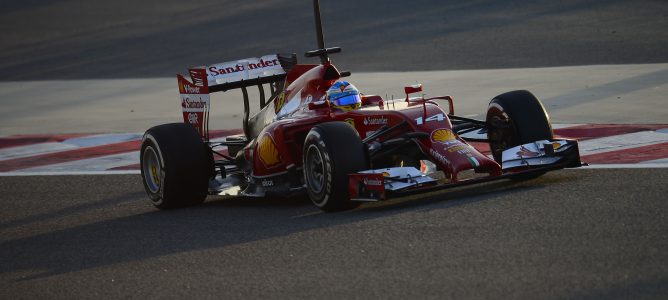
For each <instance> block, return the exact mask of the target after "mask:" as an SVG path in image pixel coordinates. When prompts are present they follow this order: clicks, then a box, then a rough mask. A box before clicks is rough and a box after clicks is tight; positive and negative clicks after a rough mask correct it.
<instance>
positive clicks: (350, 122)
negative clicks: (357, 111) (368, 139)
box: [345, 118, 355, 128]
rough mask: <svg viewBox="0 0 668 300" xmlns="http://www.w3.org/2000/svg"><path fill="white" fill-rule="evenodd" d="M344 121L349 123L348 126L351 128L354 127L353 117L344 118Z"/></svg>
mask: <svg viewBox="0 0 668 300" xmlns="http://www.w3.org/2000/svg"><path fill="white" fill-rule="evenodd" d="M345 122H346V123H348V124H350V126H352V127H353V128H355V119H353V118H348V119H345Z"/></svg>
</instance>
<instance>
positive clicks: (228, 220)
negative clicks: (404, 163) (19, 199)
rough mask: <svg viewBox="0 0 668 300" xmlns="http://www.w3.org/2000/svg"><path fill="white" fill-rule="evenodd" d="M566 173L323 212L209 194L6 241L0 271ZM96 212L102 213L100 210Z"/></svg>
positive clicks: (332, 222) (273, 233)
mask: <svg viewBox="0 0 668 300" xmlns="http://www.w3.org/2000/svg"><path fill="white" fill-rule="evenodd" d="M566 177H567V176H558V175H556V177H555V176H554V175H553V176H551V174H549V175H547V176H545V177H544V178H541V179H537V180H533V181H529V182H510V181H500V182H494V183H488V184H484V185H480V186H476V187H467V188H457V189H453V190H448V191H444V192H437V193H431V194H427V195H423V196H422V197H420V198H416V199H413V198H403V199H398V200H393V201H390V202H385V203H379V204H366V205H363V206H362V207H361V208H359V209H355V210H352V211H346V212H341V213H322V212H320V211H319V210H318V209H317V208H315V207H314V206H313V205H312V204H310V203H309V202H308V200H307V199H306V198H303V197H301V198H294V199H248V198H242V199H211V200H209V201H207V202H206V203H205V204H204V205H200V206H197V207H191V208H186V209H179V210H167V211H157V210H153V211H150V212H145V213H139V214H131V215H128V216H124V217H118V218H113V219H108V220H103V221H99V222H94V223H90V224H84V225H79V226H74V227H71V228H66V229H62V230H55V231H50V232H46V233H42V234H37V235H34V236H29V237H25V238H19V239H14V240H10V241H7V242H3V243H1V244H0V275H2V276H3V277H5V278H6V277H12V278H13V280H16V281H24V280H32V279H37V278H45V277H50V276H55V275H60V274H66V273H70V272H76V271H81V270H88V269H92V268H98V267H102V266H109V265H114V264H121V263H128V262H138V261H143V260H146V259H151V258H156V257H161V256H167V255H174V254H179V253H184V252H190V251H200V250H206V249H216V248H224V247H229V246H234V245H239V244H242V243H249V242H253V241H259V240H264V239H271V238H276V237H281V236H287V235H291V234H294V233H299V232H304V231H309V230H317V229H322V228H329V227H332V226H338V225H345V224H351V223H355V222H362V221H367V220H373V219H377V218H386V217H390V216H394V215H399V214H404V213H410V212H414V211H420V210H429V209H437V208H445V209H447V208H450V207H456V206H461V205H471V204H474V203H478V202H483V201H494V200H495V199H498V198H500V197H507V196H509V195H511V196H512V195H514V194H517V193H526V192H529V191H532V190H539V189H541V188H543V187H544V186H545V185H546V183H549V182H547V181H555V180H557V181H560V180H561V181H563V180H577V178H576V177H577V176H568V177H573V178H570V179H568V178H566ZM141 205H146V203H142V204H136V205H132V206H124V208H125V209H129V210H130V212H131V211H132V210H133V209H135V210H138V209H141V208H142V206H141ZM106 209H109V210H110V209H118V208H114V207H110V208H106ZM96 212H97V213H102V214H104V213H105V212H104V211H102V212H100V209H98V210H96ZM34 270H40V271H34ZM19 274H21V275H19Z"/></svg>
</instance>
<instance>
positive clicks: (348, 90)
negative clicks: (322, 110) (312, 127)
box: [327, 81, 362, 111]
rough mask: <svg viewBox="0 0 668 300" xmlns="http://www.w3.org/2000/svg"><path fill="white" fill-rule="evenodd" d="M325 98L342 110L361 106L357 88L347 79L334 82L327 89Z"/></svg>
mask: <svg viewBox="0 0 668 300" xmlns="http://www.w3.org/2000/svg"><path fill="white" fill-rule="evenodd" d="M327 100H329V102H330V103H331V104H332V106H333V107H336V108H340V109H343V110H346V111H348V110H353V109H357V108H359V107H360V106H362V99H361V98H360V92H359V91H358V90H357V88H356V87H355V86H354V85H352V84H350V83H349V82H347V81H339V82H335V83H334V85H332V87H330V88H329V90H327Z"/></svg>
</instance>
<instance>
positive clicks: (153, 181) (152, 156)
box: [140, 123, 213, 209]
mask: <svg viewBox="0 0 668 300" xmlns="http://www.w3.org/2000/svg"><path fill="white" fill-rule="evenodd" d="M140 165H141V175H142V181H143V183H144V188H145V190H146V193H147V194H148V196H149V198H150V200H151V203H152V204H153V205H154V206H155V207H157V208H160V209H169V208H177V207H184V206H190V205H196V204H200V203H202V202H203V201H204V200H205V199H206V196H207V192H208V186H209V179H210V178H211V176H212V175H213V155H212V153H211V149H210V148H209V147H208V146H207V145H206V144H204V142H203V141H202V139H201V138H200V136H199V133H198V132H197V131H196V130H195V128H194V127H192V126H191V125H189V124H185V123H172V124H164V125H158V126H155V127H152V128H150V129H149V130H147V131H146V133H144V138H143V140H142V145H141V151H140Z"/></svg>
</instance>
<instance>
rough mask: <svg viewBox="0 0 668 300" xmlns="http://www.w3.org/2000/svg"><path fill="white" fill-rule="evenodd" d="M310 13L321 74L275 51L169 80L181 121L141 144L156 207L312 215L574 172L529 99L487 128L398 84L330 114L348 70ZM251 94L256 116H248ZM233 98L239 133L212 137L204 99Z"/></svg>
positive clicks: (490, 114)
mask: <svg viewBox="0 0 668 300" xmlns="http://www.w3.org/2000/svg"><path fill="white" fill-rule="evenodd" d="M314 11H315V21H316V22H315V24H316V32H317V38H318V49H317V50H314V51H309V52H306V54H305V55H306V56H307V57H319V58H320V64H319V65H314V64H297V56H296V55H295V54H290V55H283V54H273V55H266V56H262V57H259V58H248V59H243V60H237V61H232V62H227V63H220V64H214V65H210V66H206V67H195V68H191V69H189V75H190V78H186V77H184V76H181V75H177V79H178V85H179V92H180V94H181V104H182V109H183V119H184V122H183V123H173V124H164V125H159V126H155V127H153V128H150V129H148V130H147V131H146V133H145V134H144V137H143V141H142V145H141V152H140V161H141V174H142V179H143V183H144V187H145V189H146V192H147V193H148V195H149V197H150V199H151V201H152V203H153V205H155V206H156V207H158V208H161V209H162V208H174V207H182V206H187V205H193V204H198V203H201V202H203V201H204V200H205V198H206V197H207V195H241V196H249V197H275V196H281V197H290V196H292V195H296V194H299V193H302V194H303V193H306V194H308V197H309V198H310V199H311V200H312V202H313V203H314V204H315V205H316V206H317V207H319V208H320V209H322V210H324V211H337V210H345V209H350V208H353V207H355V206H357V205H359V204H360V203H361V202H365V201H383V200H386V199H389V198H392V197H397V196H402V195H407V194H414V193H421V192H426V191H433V190H436V189H444V188H449V187H454V186H460V185H466V184H474V183H480V182H485V181H491V180H499V179H504V178H510V179H530V178H534V177H537V176H540V175H542V174H544V173H545V172H547V171H550V170H555V169H560V168H567V167H579V166H581V162H580V156H579V153H578V143H577V141H575V140H567V139H556V138H554V136H553V133H552V126H551V124H550V120H549V117H548V115H547V113H546V112H545V109H544V108H543V105H542V104H541V103H540V101H539V100H538V99H537V98H536V97H535V96H534V95H532V94H531V93H530V92H528V91H523V90H520V91H512V92H508V93H504V94H501V95H498V96H496V97H494V98H492V100H491V102H490V103H489V106H488V108H487V115H486V119H485V120H475V119H471V118H465V117H461V116H457V115H455V113H454V105H453V99H452V97H450V96H441V97H428V98H425V97H424V96H411V95H412V94H415V93H420V92H421V91H422V87H421V86H420V85H412V86H407V87H405V92H406V97H405V98H401V99H384V98H382V97H380V96H376V95H360V97H359V101H360V102H361V106H360V107H359V108H357V109H352V110H347V109H341V108H339V107H337V106H335V105H333V103H332V101H330V100H331V99H328V98H327V91H328V89H330V87H332V86H333V85H334V84H335V83H337V82H338V81H340V79H341V78H342V77H346V76H349V75H350V72H341V71H339V69H337V67H335V66H334V64H332V62H331V60H330V58H329V55H330V54H333V53H337V52H340V51H341V48H338V47H333V48H326V47H325V43H324V39H323V34H322V26H321V21H320V9H319V3H318V0H314ZM253 86H257V88H258V92H259V98H260V99H259V103H260V106H261V109H260V111H259V112H258V113H257V114H255V115H253V116H250V107H249V106H250V104H249V103H250V100H249V93H248V88H249V87H253ZM265 86H268V88H269V95H267V94H266V92H265ZM233 89H240V90H241V92H242V95H243V103H244V119H243V134H239V135H235V136H228V137H226V138H223V139H221V138H216V137H212V136H211V133H210V131H209V128H208V121H209V120H208V116H209V111H210V102H211V101H210V94H211V93H215V92H223V91H229V90H233ZM444 107H447V110H446V109H444ZM474 144H475V145H477V147H478V148H487V147H488V149H489V153H490V154H491V155H489V156H488V155H485V154H484V153H483V152H481V151H480V150H479V149H477V148H476V147H474V146H473V145H474ZM481 146H482V147H481Z"/></svg>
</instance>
